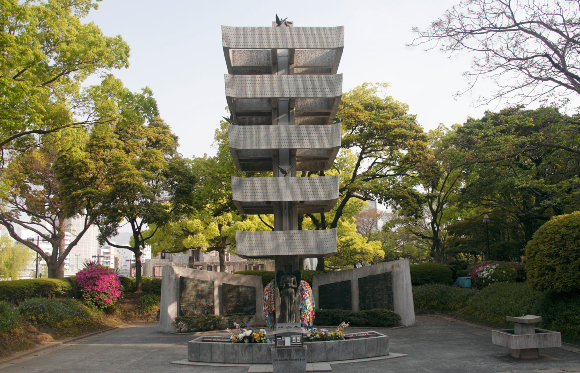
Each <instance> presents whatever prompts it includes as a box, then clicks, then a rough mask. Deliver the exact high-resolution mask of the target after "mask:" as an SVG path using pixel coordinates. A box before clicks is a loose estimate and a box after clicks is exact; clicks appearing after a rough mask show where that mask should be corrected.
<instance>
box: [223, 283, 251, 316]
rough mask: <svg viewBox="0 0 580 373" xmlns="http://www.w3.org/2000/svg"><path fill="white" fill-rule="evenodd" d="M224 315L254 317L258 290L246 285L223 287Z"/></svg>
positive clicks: (227, 285) (225, 285)
mask: <svg viewBox="0 0 580 373" xmlns="http://www.w3.org/2000/svg"><path fill="white" fill-rule="evenodd" d="M222 304H223V311H224V315H226V316H228V315H253V314H255V313H256V288H255V287H253V286H245V285H232V284H223V285H222Z"/></svg>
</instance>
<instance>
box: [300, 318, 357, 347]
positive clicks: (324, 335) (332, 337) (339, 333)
mask: <svg viewBox="0 0 580 373" xmlns="http://www.w3.org/2000/svg"><path fill="white" fill-rule="evenodd" d="M348 325H349V324H347V323H345V322H344V321H343V322H342V323H341V324H340V325H339V326H338V327H337V328H336V330H335V331H333V332H329V331H328V330H326V329H320V330H318V329H316V328H312V329H311V330H309V331H308V332H307V334H306V337H307V338H308V341H310V342H318V341H342V340H343V339H344V329H346V328H348Z"/></svg>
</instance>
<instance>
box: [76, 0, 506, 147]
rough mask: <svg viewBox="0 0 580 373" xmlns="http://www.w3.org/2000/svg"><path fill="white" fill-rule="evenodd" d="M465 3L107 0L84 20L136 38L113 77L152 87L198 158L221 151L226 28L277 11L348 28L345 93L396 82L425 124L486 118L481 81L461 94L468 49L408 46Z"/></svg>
mask: <svg viewBox="0 0 580 373" xmlns="http://www.w3.org/2000/svg"><path fill="white" fill-rule="evenodd" d="M457 2H458V0H440V1H432V0H430V1H428V0H407V1H400V0H399V1H394V0H387V1H376V0H359V1H352V0H350V1H344V0H333V1H317V0H313V1H312V0H311V1H304V0H297V1H287V2H283V3H277V2H273V1H269V2H266V1H250V0H246V1H231V0H228V1H203V2H201V1H175V0H165V1H152V0H117V1H113V0H104V1H103V2H102V3H100V5H99V9H98V10H96V11H93V12H92V13H91V14H90V15H89V17H87V18H86V21H94V22H95V23H96V24H97V25H98V26H99V27H100V28H101V30H102V31H103V32H104V34H105V35H107V36H114V35H121V36H122V37H123V39H124V40H125V41H126V42H127V43H128V44H129V46H130V47H131V58H130V60H129V61H130V64H131V65H130V67H129V68H128V69H125V70H121V71H115V72H114V74H115V76H117V77H118V78H120V79H121V80H122V81H123V82H124V84H125V86H127V87H128V88H130V89H131V90H133V91H139V90H140V89H141V88H142V87H145V86H149V87H150V88H151V89H153V92H154V96H155V98H156V99H157V102H158V104H159V109H160V112H161V116H162V117H163V119H164V120H165V121H166V122H167V123H168V124H169V125H170V126H171V128H172V130H173V132H174V133H175V134H177V135H178V136H179V143H180V148H179V151H180V152H181V153H182V154H183V155H184V156H186V157H192V156H202V155H203V154H204V153H207V154H209V155H213V154H215V149H213V148H212V147H211V144H212V142H213V135H214V131H215V130H216V129H217V127H218V124H219V121H220V119H221V117H222V116H223V115H226V112H225V110H224V108H225V106H226V99H225V93H224V91H225V89H224V74H226V73H227V68H226V64H225V60H224V55H223V49H222V45H221V25H226V26H270V25H271V22H272V21H273V20H274V19H275V14H276V13H277V14H278V15H279V16H281V17H288V20H290V21H294V25H295V26H296V27H299V26H310V27H312V26H321V27H322V26H327V27H328V26H345V42H344V43H345V46H344V53H343V55H342V59H341V62H340V66H339V70H338V72H339V73H342V74H343V91H344V92H346V91H349V90H350V89H352V88H354V87H356V86H358V85H360V84H362V83H363V82H388V83H390V85H391V87H390V88H389V90H388V92H387V93H388V94H389V95H390V96H393V98H395V99H396V100H399V101H402V102H405V103H407V104H409V107H410V110H409V111H410V113H412V114H417V118H418V121H419V123H420V124H421V125H422V126H423V128H424V129H425V130H426V131H427V130H430V129H433V128H435V127H437V126H438V125H439V123H443V124H445V125H446V126H448V127H449V126H451V125H453V124H455V123H463V122H464V121H465V120H466V118H467V117H468V116H471V117H476V118H477V117H481V116H482V114H483V112H484V110H485V108H483V107H474V106H473V103H474V102H475V101H476V99H477V97H478V95H479V94H481V93H482V92H483V93H485V92H484V91H482V89H483V87H480V90H479V91H475V92H472V93H471V94H470V95H465V96H463V97H462V98H460V99H459V100H455V99H454V98H453V94H454V93H455V92H457V91H460V90H464V88H465V87H466V81H465V79H464V78H463V76H462V72H463V71H465V70H467V69H468V68H469V63H470V58H469V56H468V55H464V56H461V57H459V58H451V59H449V58H447V57H446V56H445V55H443V54H442V53H440V52H438V51H431V52H423V51H422V50H421V49H419V48H415V49H409V48H407V47H406V46H405V45H406V44H407V43H410V42H411V41H412V39H413V34H412V32H411V28H412V27H413V26H419V27H421V28H425V27H426V26H428V25H429V24H430V22H432V21H434V20H435V19H437V18H438V17H439V16H441V15H442V14H443V13H444V11H445V10H446V9H448V8H450V7H451V6H453V5H454V4H456V3H457ZM488 89H489V87H488ZM490 109H491V110H498V109H499V108H497V107H492V108H490Z"/></svg>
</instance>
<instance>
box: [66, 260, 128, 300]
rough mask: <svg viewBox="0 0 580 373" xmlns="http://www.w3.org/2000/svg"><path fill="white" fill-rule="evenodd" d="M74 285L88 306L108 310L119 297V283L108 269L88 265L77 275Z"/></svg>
mask: <svg viewBox="0 0 580 373" xmlns="http://www.w3.org/2000/svg"><path fill="white" fill-rule="evenodd" d="M74 283H75V286H76V287H77V288H78V289H79V290H80V291H81V293H82V297H83V299H84V301H85V303H86V304H87V305H89V306H93V307H96V308H101V309H104V308H108V307H110V306H112V305H113V304H115V303H116V302H117V301H118V300H119V298H120V297H121V282H120V281H119V277H117V273H116V272H115V271H114V270H113V269H111V268H109V267H105V266H102V265H98V264H89V265H87V266H86V267H85V268H83V269H82V270H80V271H79V272H78V273H77V275H76V277H75V280H74Z"/></svg>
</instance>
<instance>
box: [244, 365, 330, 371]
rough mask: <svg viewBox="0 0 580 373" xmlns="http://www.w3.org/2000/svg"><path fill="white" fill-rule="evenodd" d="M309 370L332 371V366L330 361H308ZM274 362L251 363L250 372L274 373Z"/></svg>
mask: <svg viewBox="0 0 580 373" xmlns="http://www.w3.org/2000/svg"><path fill="white" fill-rule="evenodd" d="M306 371H307V372H317V373H325V372H332V368H331V367H330V364H328V363H308V364H306ZM272 372H273V369H272V364H254V365H250V368H249V369H248V373H272Z"/></svg>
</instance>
